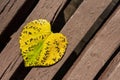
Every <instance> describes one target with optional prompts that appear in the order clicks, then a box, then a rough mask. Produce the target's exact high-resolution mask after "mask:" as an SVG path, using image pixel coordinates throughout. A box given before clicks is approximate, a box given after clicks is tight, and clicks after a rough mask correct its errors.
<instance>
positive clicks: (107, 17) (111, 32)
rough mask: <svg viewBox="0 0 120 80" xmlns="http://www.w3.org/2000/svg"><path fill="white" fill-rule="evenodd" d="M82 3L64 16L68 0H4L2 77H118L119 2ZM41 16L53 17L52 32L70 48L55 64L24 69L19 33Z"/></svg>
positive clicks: (68, 79) (0, 30)
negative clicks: (72, 12) (67, 15)
mask: <svg viewBox="0 0 120 80" xmlns="http://www.w3.org/2000/svg"><path fill="white" fill-rule="evenodd" d="M71 1H75V0H71ZM80 3H81V4H79V6H78V8H77V9H76V10H75V12H74V14H72V16H71V17H70V18H69V19H68V21H65V19H64V15H63V14H64V11H65V9H66V7H67V5H69V4H70V1H68V0H32V1H30V0H29V1H28V0H2V1H0V24H1V25H0V44H1V45H0V47H1V48H0V51H1V53H0V80H61V79H63V80H93V79H94V80H98V79H99V80H118V79H119V78H120V76H119V74H120V35H119V34H120V15H119V14H120V6H119V3H120V1H119V0H81V2H80ZM68 13H69V12H68ZM39 18H45V19H47V20H48V21H50V22H51V24H52V29H53V31H54V32H56V31H60V32H61V33H63V34H64V35H66V36H67V39H68V42H69V44H68V48H67V50H66V53H65V55H64V57H63V58H62V60H61V61H59V62H58V63H57V64H55V65H53V66H50V67H37V68H36V67H33V68H25V67H24V64H23V59H22V56H21V52H20V49H19V43H18V39H19V35H20V32H21V30H22V28H23V26H24V25H25V24H26V23H28V22H30V21H32V20H35V19H39ZM56 27H57V29H56Z"/></svg>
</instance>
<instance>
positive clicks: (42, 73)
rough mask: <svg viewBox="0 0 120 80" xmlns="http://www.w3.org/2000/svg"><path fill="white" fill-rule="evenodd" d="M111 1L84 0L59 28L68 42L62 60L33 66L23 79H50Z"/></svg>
mask: <svg viewBox="0 0 120 80" xmlns="http://www.w3.org/2000/svg"><path fill="white" fill-rule="evenodd" d="M111 1H112V0H103V1H101V0H84V1H83V2H82V4H81V5H80V6H79V8H78V9H77V11H76V12H75V13H74V15H73V16H72V17H71V18H70V19H69V21H68V22H67V23H66V25H65V26H64V27H63V29H62V30H61V33H63V34H64V35H66V36H67V39H68V42H69V45H68V48H67V50H66V54H65V55H64V57H63V58H62V60H61V61H60V62H58V63H57V64H55V65H54V66H50V67H45V68H43V67H42V68H41V67H39V68H33V69H32V70H31V71H30V73H29V74H28V75H27V76H26V78H25V80H39V79H40V80H51V79H52V78H53V76H54V75H55V73H56V72H57V71H58V70H59V69H60V67H61V66H62V64H63V63H64V62H65V60H66V59H67V58H68V57H69V55H70V54H71V53H72V51H73V50H74V48H75V47H76V46H77V44H78V43H79V42H80V40H81V39H82V38H83V36H84V35H85V34H86V33H87V31H88V30H89V29H90V28H91V26H92V25H93V24H94V22H95V21H96V20H97V18H98V17H99V16H100V15H101V13H102V12H103V11H104V10H105V8H106V7H107V6H108V5H109V4H110V2H111Z"/></svg>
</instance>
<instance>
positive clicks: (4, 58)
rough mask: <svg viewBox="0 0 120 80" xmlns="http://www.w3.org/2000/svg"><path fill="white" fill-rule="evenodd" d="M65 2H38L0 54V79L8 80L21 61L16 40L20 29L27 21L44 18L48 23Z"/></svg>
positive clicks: (45, 0)
mask: <svg viewBox="0 0 120 80" xmlns="http://www.w3.org/2000/svg"><path fill="white" fill-rule="evenodd" d="M66 1H67V0H40V1H39V3H38V4H37V5H36V7H35V9H34V10H33V11H32V12H31V14H30V16H29V17H28V18H27V19H26V21H25V22H24V24H23V25H22V26H21V27H20V29H19V30H18V31H17V32H16V33H15V34H14V35H13V36H12V37H13V38H12V39H11V40H10V42H9V43H8V44H7V45H6V47H5V48H4V50H3V51H2V52H1V54H0V65H1V66H0V79H1V80H9V78H10V77H11V76H12V74H13V73H14V71H15V70H16V69H17V68H18V66H19V65H20V63H21V62H22V61H23V59H22V58H21V53H20V49H19V43H18V38H19V35H20V32H21V30H22V27H23V26H24V25H25V24H26V23H27V22H29V21H32V20H34V19H39V18H45V19H47V20H49V21H51V20H52V19H53V17H54V16H56V15H57V13H59V11H60V10H61V8H62V7H63V6H64V4H65V3H66Z"/></svg>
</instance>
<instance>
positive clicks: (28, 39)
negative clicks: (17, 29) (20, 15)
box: [19, 19, 68, 67]
mask: <svg viewBox="0 0 120 80" xmlns="http://www.w3.org/2000/svg"><path fill="white" fill-rule="evenodd" d="M67 43H68V42H67V39H66V37H65V36H64V35H63V34H61V33H53V32H52V31H51V26H50V23H49V22H48V21H46V20H44V19H39V20H34V21H32V22H30V23H28V24H27V25H26V26H25V27H24V28H23V30H22V32H21V35H20V40H19V44H20V49H21V53H22V56H23V59H24V63H25V66H26V67H30V66H50V65H53V64H55V63H57V62H58V61H59V60H60V59H61V58H62V57H63V55H64V53H65V50H66V47H67Z"/></svg>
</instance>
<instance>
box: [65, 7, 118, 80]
mask: <svg viewBox="0 0 120 80" xmlns="http://www.w3.org/2000/svg"><path fill="white" fill-rule="evenodd" d="M119 14H120V9H119V10H118V11H117V12H115V14H114V15H113V16H112V17H111V18H110V19H109V20H108V21H107V22H106V23H105V24H104V25H103V27H102V28H101V29H100V30H99V32H98V33H96V35H95V36H94V38H93V39H92V40H91V41H90V43H89V44H88V45H87V47H86V48H85V50H84V51H83V52H82V53H81V55H80V56H79V58H78V59H77V60H76V62H75V63H74V64H73V66H72V67H71V69H70V70H69V71H68V73H67V74H66V76H64V78H63V80H93V79H94V77H95V75H96V74H97V73H98V72H99V70H100V69H101V68H102V66H103V65H104V64H105V63H106V61H107V60H108V59H109V58H110V56H111V55H112V54H113V53H114V51H115V50H116V49H117V48H118V46H119V45H120V36H119V34H120V27H119V26H120V15H119ZM117 67H119V65H118V66H117V65H116V68H117ZM117 69H119V68H117ZM115 73H116V74H117V73H118V72H117V71H115ZM111 75H115V74H114V73H113V74H111ZM117 75H118V74H117ZM117 75H116V78H117ZM111 77H112V79H113V78H114V77H113V76H111ZM109 79H110V78H109ZM109 79H108V80H109ZM112 79H111V80H112ZM103 80H106V79H103Z"/></svg>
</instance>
